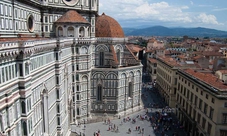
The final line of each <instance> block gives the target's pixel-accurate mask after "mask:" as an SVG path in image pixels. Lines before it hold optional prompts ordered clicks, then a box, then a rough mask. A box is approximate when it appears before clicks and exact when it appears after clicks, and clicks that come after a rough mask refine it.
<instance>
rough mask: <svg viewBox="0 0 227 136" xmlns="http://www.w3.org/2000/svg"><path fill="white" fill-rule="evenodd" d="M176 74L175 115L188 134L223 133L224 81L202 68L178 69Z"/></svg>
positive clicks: (225, 112)
mask: <svg viewBox="0 0 227 136" xmlns="http://www.w3.org/2000/svg"><path fill="white" fill-rule="evenodd" d="M178 75H179V77H178V85H177V86H178V87H177V94H176V96H177V116H178V118H179V119H180V121H181V122H182V125H183V126H184V127H185V129H186V131H187V132H189V133H190V135H191V136H225V135H226V134H227V129H226V124H227V120H226V118H227V97H226V92H227V87H226V84H225V83H224V82H223V81H221V80H218V79H217V77H215V76H214V75H212V73H209V72H206V71H204V70H193V69H186V70H179V71H178ZM208 78H209V79H208Z"/></svg>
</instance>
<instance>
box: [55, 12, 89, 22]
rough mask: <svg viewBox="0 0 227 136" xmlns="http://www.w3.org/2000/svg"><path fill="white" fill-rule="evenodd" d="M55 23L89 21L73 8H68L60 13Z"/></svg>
mask: <svg viewBox="0 0 227 136" xmlns="http://www.w3.org/2000/svg"><path fill="white" fill-rule="evenodd" d="M56 23H89V22H88V21H87V20H86V19H84V18H83V17H82V16H81V15H80V14H79V13H77V12H76V11H75V10H69V11H68V12H66V13H65V14H64V15H62V16H61V17H60V18H59V19H58V20H57V21H56Z"/></svg>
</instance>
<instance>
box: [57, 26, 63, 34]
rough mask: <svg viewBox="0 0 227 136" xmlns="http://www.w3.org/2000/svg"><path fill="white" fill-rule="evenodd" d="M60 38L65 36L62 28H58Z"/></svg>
mask: <svg viewBox="0 0 227 136" xmlns="http://www.w3.org/2000/svg"><path fill="white" fill-rule="evenodd" d="M58 36H63V29H62V27H58Z"/></svg>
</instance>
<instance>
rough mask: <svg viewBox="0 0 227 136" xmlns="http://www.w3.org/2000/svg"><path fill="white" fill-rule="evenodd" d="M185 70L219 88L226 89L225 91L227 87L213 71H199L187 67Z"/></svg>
mask: <svg viewBox="0 0 227 136" xmlns="http://www.w3.org/2000/svg"><path fill="white" fill-rule="evenodd" d="M183 71H184V72H186V73H187V74H189V75H191V76H193V77H195V78H197V79H199V80H200V81H203V82H205V83H207V84H208V85H211V86H213V87H215V88H217V89H220V90H223V89H224V90H225V91H226V89H227V86H226V85H224V84H223V82H222V81H221V80H219V79H218V78H217V77H216V76H214V75H213V74H212V73H207V72H199V71H197V70H193V69H185V70H183Z"/></svg>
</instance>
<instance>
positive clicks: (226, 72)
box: [218, 70, 227, 74]
mask: <svg viewBox="0 0 227 136" xmlns="http://www.w3.org/2000/svg"><path fill="white" fill-rule="evenodd" d="M218 71H220V72H221V73H222V74H227V70H218Z"/></svg>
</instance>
